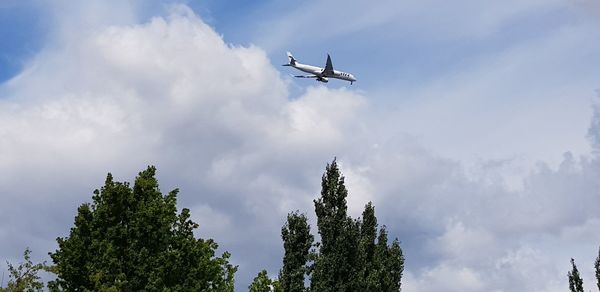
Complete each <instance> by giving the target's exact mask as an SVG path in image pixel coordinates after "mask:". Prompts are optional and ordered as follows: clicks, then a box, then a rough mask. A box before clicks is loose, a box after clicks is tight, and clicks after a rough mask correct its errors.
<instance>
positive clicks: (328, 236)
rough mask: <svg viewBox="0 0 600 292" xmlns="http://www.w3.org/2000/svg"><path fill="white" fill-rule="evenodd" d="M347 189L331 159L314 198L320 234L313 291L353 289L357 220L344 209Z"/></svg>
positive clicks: (355, 266)
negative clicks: (319, 194) (317, 193)
mask: <svg viewBox="0 0 600 292" xmlns="http://www.w3.org/2000/svg"><path fill="white" fill-rule="evenodd" d="M347 196H348V191H347V190H346V186H345V185H344V177H343V176H341V174H340V171H339V169H338V166H337V162H336V160H335V159H334V160H333V162H332V163H331V164H328V165H327V167H326V170H325V174H324V175H323V177H322V180H321V197H320V198H319V199H317V200H315V201H314V203H315V212H316V215H317V226H318V229H319V234H320V235H321V243H320V245H319V254H318V257H317V258H316V259H315V262H314V270H313V274H312V280H311V290H313V291H324V292H327V291H357V288H358V287H357V284H358V267H357V262H358V245H359V235H360V230H359V223H358V221H355V220H353V219H352V218H350V217H349V216H348V215H347V213H346V211H347V208H348V207H347V205H346V197H347Z"/></svg>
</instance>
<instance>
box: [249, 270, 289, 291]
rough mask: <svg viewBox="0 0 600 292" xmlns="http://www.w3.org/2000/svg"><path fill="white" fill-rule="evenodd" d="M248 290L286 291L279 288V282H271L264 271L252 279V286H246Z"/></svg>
mask: <svg viewBox="0 0 600 292" xmlns="http://www.w3.org/2000/svg"><path fill="white" fill-rule="evenodd" d="M248 289H250V290H249V291H250V292H271V291H274V292H282V291H287V290H283V289H282V288H281V286H280V285H279V282H277V281H273V280H271V279H270V278H269V276H268V275H267V271H266V270H262V271H260V273H258V275H257V276H256V277H255V278H254V281H252V284H250V286H248Z"/></svg>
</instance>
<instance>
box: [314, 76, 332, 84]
mask: <svg viewBox="0 0 600 292" xmlns="http://www.w3.org/2000/svg"><path fill="white" fill-rule="evenodd" d="M317 81H321V82H323V83H327V82H329V79H327V77H319V78H317Z"/></svg>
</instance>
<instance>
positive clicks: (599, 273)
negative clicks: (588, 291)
mask: <svg viewBox="0 0 600 292" xmlns="http://www.w3.org/2000/svg"><path fill="white" fill-rule="evenodd" d="M594 268H595V269H596V285H598V290H600V249H598V257H596V262H595V263H594Z"/></svg>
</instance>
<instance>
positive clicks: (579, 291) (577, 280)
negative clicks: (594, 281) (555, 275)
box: [568, 259, 584, 292]
mask: <svg viewBox="0 0 600 292" xmlns="http://www.w3.org/2000/svg"><path fill="white" fill-rule="evenodd" d="M571 266H573V270H571V271H570V272H569V273H568V276H569V289H570V290H571V292H584V291H583V279H581V276H579V271H578V270H577V266H576V265H575V260H574V259H571Z"/></svg>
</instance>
